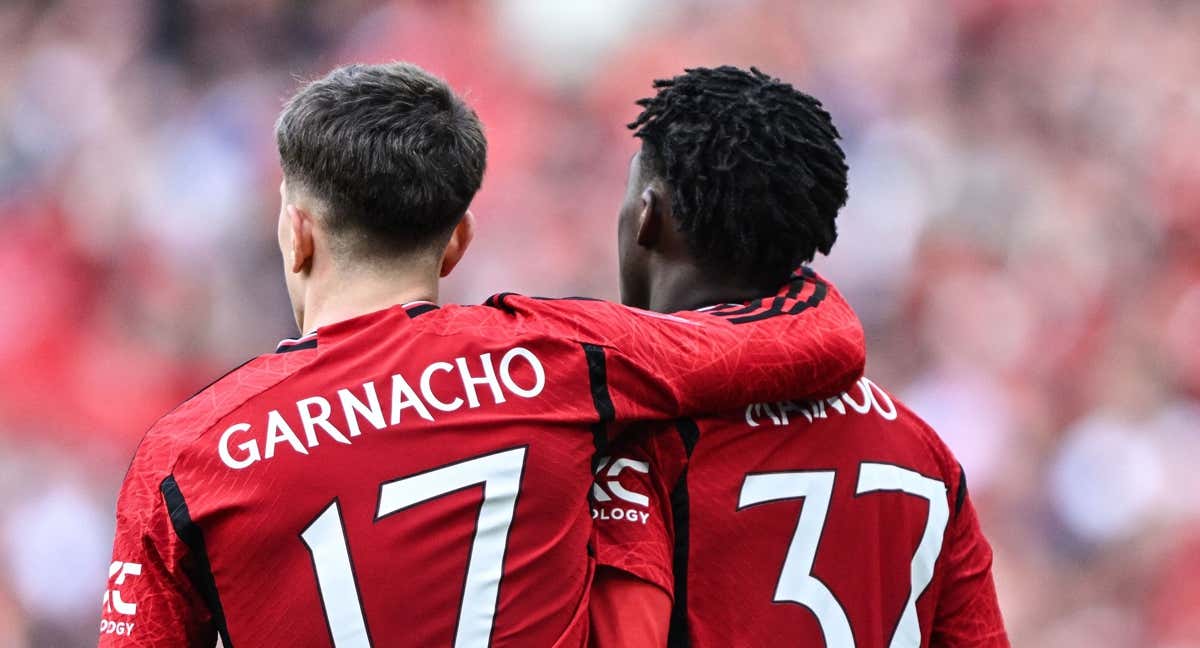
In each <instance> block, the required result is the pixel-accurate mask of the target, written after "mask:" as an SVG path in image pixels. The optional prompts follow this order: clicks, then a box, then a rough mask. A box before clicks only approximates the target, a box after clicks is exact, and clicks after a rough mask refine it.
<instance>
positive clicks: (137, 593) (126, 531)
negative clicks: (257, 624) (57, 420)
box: [99, 441, 217, 648]
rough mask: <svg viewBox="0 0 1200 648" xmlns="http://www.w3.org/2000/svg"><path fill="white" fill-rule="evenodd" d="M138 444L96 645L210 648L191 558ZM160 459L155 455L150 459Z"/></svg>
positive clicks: (145, 449)
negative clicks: (202, 647)
mask: <svg viewBox="0 0 1200 648" xmlns="http://www.w3.org/2000/svg"><path fill="white" fill-rule="evenodd" d="M154 446H155V444H154V443H153V442H150V441H143V443H142V446H141V447H140V448H139V449H138V453H137V455H136V456H135V457H134V460H133V463H132V464H131V465H130V468H129V472H128V473H127V474H126V477H125V483H124V484H123V485H122V487H121V494H120V496H119V498H118V500H117V529H116V538H115V540H114V542H113V554H112V563H111V564H110V565H109V568H108V586H107V589H106V590H105V593H104V598H103V607H102V610H101V621H100V641H99V646H100V647H101V648H129V647H133V646H196V647H199V646H206V647H207V646H213V645H215V644H216V636H217V635H216V631H215V629H214V625H213V623H212V619H211V616H210V614H209V612H208V609H207V607H206V605H205V604H204V599H203V596H202V595H201V593H200V592H199V591H198V590H197V588H196V586H195V585H194V583H193V581H192V579H191V578H190V577H189V574H191V573H193V569H194V565H193V560H194V558H193V556H192V555H191V553H190V552H189V550H188V546H187V545H186V544H185V543H184V542H183V541H182V540H181V539H180V538H179V536H178V535H177V534H176V532H175V529H174V527H173V525H172V523H171V512H170V511H169V510H168V506H167V503H166V500H165V499H164V490H163V489H164V486H166V487H168V488H169V487H171V486H173V484H174V482H173V481H170V480H168V476H167V474H166V472H165V471H163V470H158V469H157V468H156V466H155V464H156V463H161V462H160V461H159V460H160V459H161V458H162V456H161V453H157V452H156V451H155V448H154ZM156 454H158V455H159V456H155V455H156Z"/></svg>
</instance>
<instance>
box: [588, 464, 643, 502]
mask: <svg viewBox="0 0 1200 648" xmlns="http://www.w3.org/2000/svg"><path fill="white" fill-rule="evenodd" d="M610 462H611V463H610ZM624 470H633V471H635V472H640V473H642V474H643V475H648V474H650V464H648V463H646V462H645V461H637V460H634V459H628V458H625V457H621V458H619V459H617V460H616V461H612V457H602V458H601V459H600V466H599V468H597V469H596V481H595V482H593V483H592V498H593V499H595V500H596V501H597V502H611V501H612V498H613V496H616V497H617V499H620V500H624V501H626V502H629V503H630V504H637V505H638V506H649V505H650V498H649V497H646V496H645V495H643V494H641V493H635V492H633V491H631V490H629V489H627V488H625V487H624V486H622V485H621V482H620V481H619V479H620V477H621V472H622V471H624ZM601 473H604V474H603V475H601ZM605 489H607V491H606V490H605ZM610 493H611V495H610Z"/></svg>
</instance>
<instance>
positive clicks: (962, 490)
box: [954, 464, 967, 516]
mask: <svg viewBox="0 0 1200 648" xmlns="http://www.w3.org/2000/svg"><path fill="white" fill-rule="evenodd" d="M966 501H967V471H965V470H963V467H962V464H958V492H957V493H955V495H954V515H956V516H957V515H958V513H959V511H961V510H962V507H963V504H964V503H965V502H966Z"/></svg>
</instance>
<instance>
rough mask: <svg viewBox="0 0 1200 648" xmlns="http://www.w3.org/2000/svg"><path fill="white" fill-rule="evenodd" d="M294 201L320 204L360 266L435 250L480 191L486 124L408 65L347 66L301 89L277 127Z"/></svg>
mask: <svg viewBox="0 0 1200 648" xmlns="http://www.w3.org/2000/svg"><path fill="white" fill-rule="evenodd" d="M275 135H276V142H277V144H278V146H279V156H280V160H281V164H282V166H283V173H284V179H285V182H286V184H287V186H288V191H289V192H295V191H300V192H304V193H305V194H306V196H307V197H308V198H310V199H311V200H314V201H316V202H317V203H318V204H319V205H320V207H321V209H320V211H321V212H322V214H321V217H322V220H323V221H324V223H325V226H326V227H327V228H328V230H329V232H330V233H331V235H332V237H333V239H334V242H335V249H338V250H345V251H346V252H348V253H349V254H352V255H353V256H354V257H355V258H356V259H359V258H372V259H389V258H395V257H402V256H408V255H412V254H414V253H420V252H423V251H425V250H433V249H435V248H436V247H437V245H438V244H439V243H444V242H445V240H446V238H447V237H449V235H450V232H451V231H452V230H453V229H454V227H455V225H457V224H458V222H459V220H460V219H461V218H462V216H463V214H464V213H465V212H466V210H467V208H468V206H469V205H470V203H471V200H472V198H474V196H475V193H476V192H477V191H478V190H479V186H480V184H481V183H482V182H483V172H484V166H485V163H486V158H487V140H486V139H485V137H484V134H483V127H482V125H481V124H480V122H479V118H478V117H477V116H476V115H475V112H474V111H473V110H471V108H470V107H469V106H467V104H466V103H465V102H464V101H463V100H462V99H461V98H460V97H459V96H457V95H456V94H455V93H454V91H453V90H451V89H450V86H448V85H447V84H446V82H444V81H442V80H441V79H439V78H437V77H435V76H433V75H432V74H429V73H428V72H426V71H424V70H422V69H421V68H419V67H417V66H415V65H410V64H407V63H389V64H383V65H348V66H345V67H340V68H337V69H335V70H334V71H332V72H330V73H329V74H328V75H326V76H325V77H324V78H322V79H319V80H317V81H313V82H312V83H309V84H308V85H306V86H304V87H303V88H301V90H300V91H299V92H297V93H296V95H295V96H293V97H292V99H291V100H290V101H289V102H288V104H287V105H286V107H285V108H284V110H283V113H282V114H281V115H280V117H279V120H278V122H277V123H276V126H275Z"/></svg>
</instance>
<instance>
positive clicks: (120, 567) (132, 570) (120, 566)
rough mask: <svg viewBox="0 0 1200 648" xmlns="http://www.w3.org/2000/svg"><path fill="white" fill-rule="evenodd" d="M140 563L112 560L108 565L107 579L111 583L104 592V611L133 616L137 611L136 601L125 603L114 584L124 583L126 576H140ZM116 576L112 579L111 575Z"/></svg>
mask: <svg viewBox="0 0 1200 648" xmlns="http://www.w3.org/2000/svg"><path fill="white" fill-rule="evenodd" d="M141 575H142V565H141V563H127V562H121V561H119V560H115V561H113V564H111V565H109V566H108V580H109V582H110V583H111V585H109V588H108V589H107V590H106V591H105V592H104V611H105V612H116V613H117V614H124V615H125V616H133V615H134V614H135V613H136V612H137V604H136V603H126V602H125V601H124V600H123V599H122V598H121V591H120V590H119V589H117V588H116V587H115V586H116V585H124V584H125V578H126V577H127V576H141ZM114 576H116V579H115V580H114V579H113V577H114Z"/></svg>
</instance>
